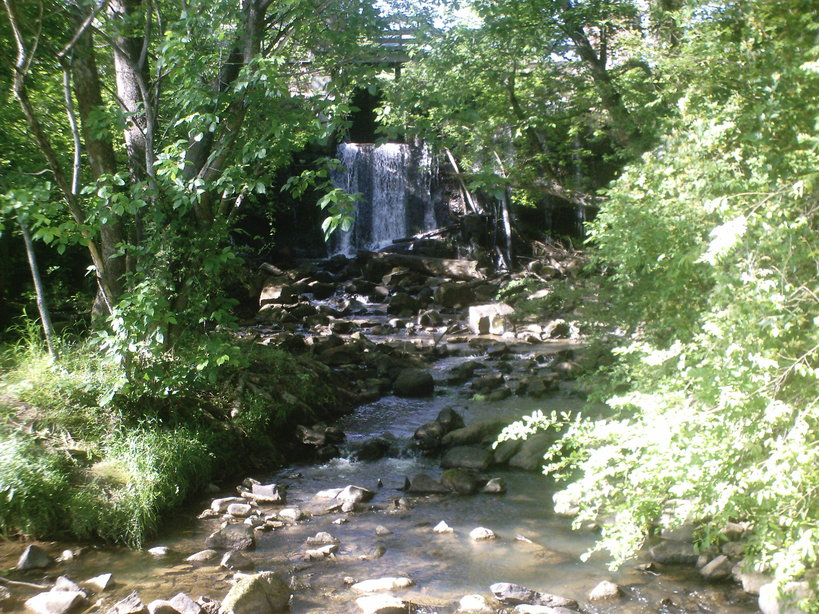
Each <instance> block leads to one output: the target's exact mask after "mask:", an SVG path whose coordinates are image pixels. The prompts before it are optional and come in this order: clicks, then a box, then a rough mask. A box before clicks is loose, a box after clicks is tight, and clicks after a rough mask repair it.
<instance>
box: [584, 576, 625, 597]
mask: <svg viewBox="0 0 819 614" xmlns="http://www.w3.org/2000/svg"><path fill="white" fill-rule="evenodd" d="M622 593H623V591H622V589H621V588H620V587H619V586H618V585H617V584H615V583H614V582H609V581H608V580H603V581H602V582H600V583H599V584H598V585H597V586H595V587H594V588H593V589H591V590H590V591H589V594H588V598H589V601H605V600H606V599H615V598H617V597H619V596H620V595H622Z"/></svg>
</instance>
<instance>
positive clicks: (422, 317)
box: [417, 309, 444, 326]
mask: <svg viewBox="0 0 819 614" xmlns="http://www.w3.org/2000/svg"><path fill="white" fill-rule="evenodd" d="M417 321H418V326H441V325H442V324H443V323H444V318H443V317H442V316H441V314H440V313H438V312H437V311H435V310H434V309H427V310H426V311H422V312H421V313H419V314H418V320H417Z"/></svg>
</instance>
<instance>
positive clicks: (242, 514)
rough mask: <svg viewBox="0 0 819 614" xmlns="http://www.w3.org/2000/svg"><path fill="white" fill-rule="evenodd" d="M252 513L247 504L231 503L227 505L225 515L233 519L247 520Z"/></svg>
mask: <svg viewBox="0 0 819 614" xmlns="http://www.w3.org/2000/svg"><path fill="white" fill-rule="evenodd" d="M252 512H253V508H252V507H251V506H250V505H248V504H247V503H231V504H230V505H228V508H227V513H228V515H229V516H233V517H234V518H247V517H248V516H250V514H251V513H252Z"/></svg>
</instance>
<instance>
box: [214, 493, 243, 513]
mask: <svg viewBox="0 0 819 614" xmlns="http://www.w3.org/2000/svg"><path fill="white" fill-rule="evenodd" d="M233 503H245V500H244V499H243V498H242V497H224V498H222V499H214V500H213V501H211V503H210V509H212V510H213V511H214V512H219V513H220V514H224V513H225V512H227V509H228V506H229V505H231V504H233Z"/></svg>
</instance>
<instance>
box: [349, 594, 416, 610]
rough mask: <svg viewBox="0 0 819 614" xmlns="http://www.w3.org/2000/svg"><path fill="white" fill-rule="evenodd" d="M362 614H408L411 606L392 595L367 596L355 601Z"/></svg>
mask: <svg viewBox="0 0 819 614" xmlns="http://www.w3.org/2000/svg"><path fill="white" fill-rule="evenodd" d="M355 603H356V605H357V606H358V607H359V609H360V610H361V612H362V614H407V612H409V611H410V610H409V606H408V605H407V604H406V603H404V602H403V601H402V600H401V599H399V598H398V597H393V596H392V595H365V596H364V597H359V598H358V599H356V600H355Z"/></svg>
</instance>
